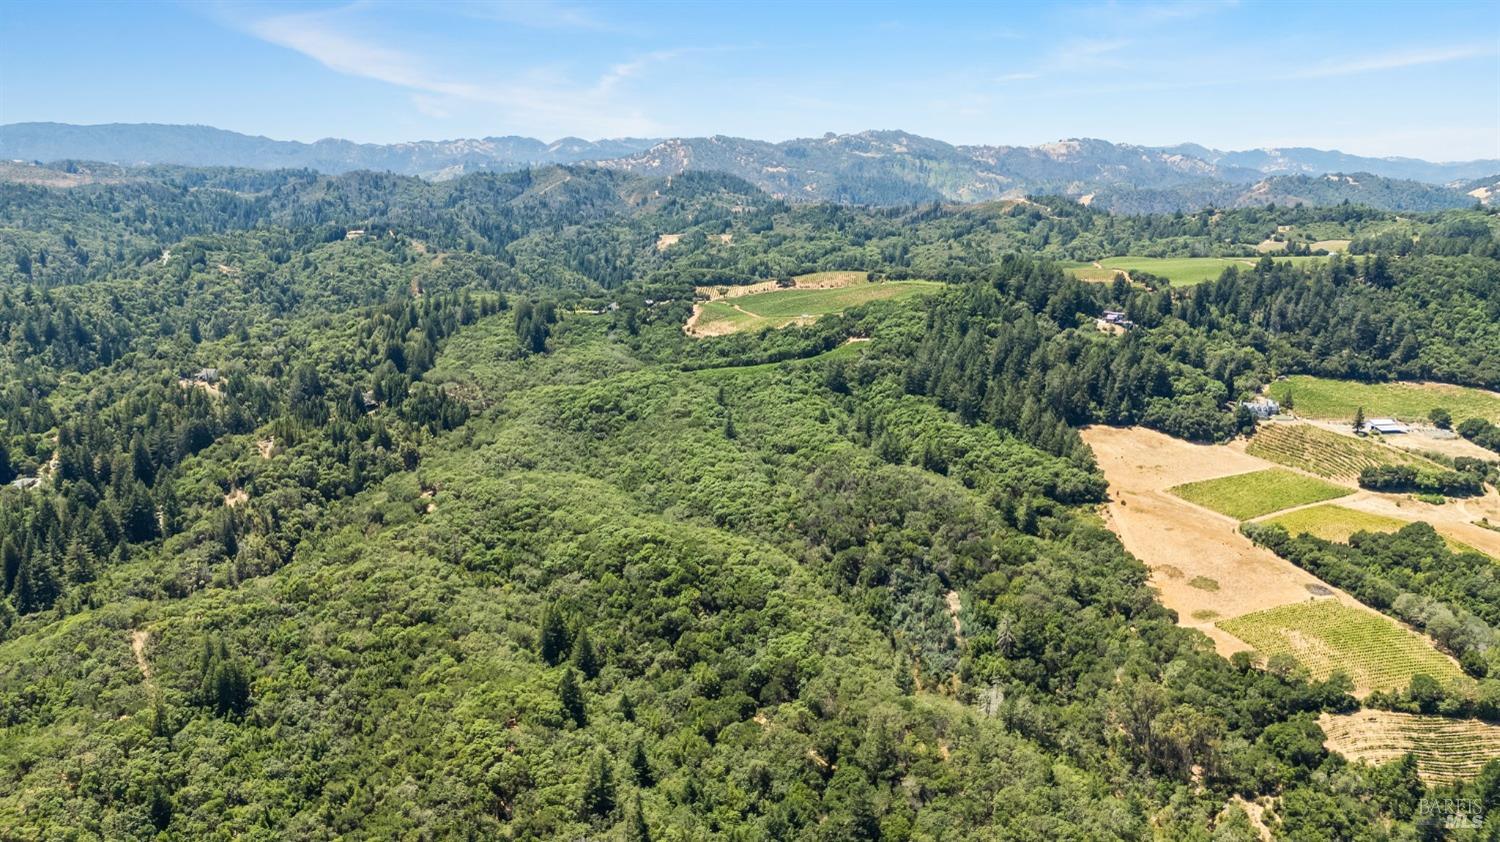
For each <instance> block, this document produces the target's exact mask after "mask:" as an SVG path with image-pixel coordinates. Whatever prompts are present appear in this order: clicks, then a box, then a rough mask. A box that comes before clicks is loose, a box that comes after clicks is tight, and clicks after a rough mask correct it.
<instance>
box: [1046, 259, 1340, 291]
mask: <svg viewBox="0 0 1500 842" xmlns="http://www.w3.org/2000/svg"><path fill="white" fill-rule="evenodd" d="M1258 259H1259V258H1256V257H1139V256H1135V255H1125V256H1123V257H1106V258H1104V259H1103V260H1100V261H1098V264H1099V265H1098V266H1095V265H1094V264H1093V263H1067V264H1064V265H1063V268H1064V269H1065V270H1067V271H1068V272H1069V273H1071V274H1072V275H1073V276H1074V277H1076V278H1078V279H1080V280H1084V281H1112V280H1114V278H1115V273H1116V272H1126V273H1132V272H1149V273H1151V274H1153V275H1156V276H1158V277H1162V278H1166V279H1167V280H1169V281H1171V282H1172V285H1173V286H1177V287H1190V286H1196V285H1198V284H1201V283H1203V282H1205V281H1212V280H1216V279H1217V278H1218V277H1219V276H1220V275H1222V274H1224V270H1225V269H1228V268H1229V267H1231V266H1238V267H1239V268H1240V269H1242V270H1243V269H1250V268H1252V267H1254V266H1255V262H1256V261H1257V260H1258ZM1325 259H1326V258H1322V257H1278V258H1276V260H1277V261H1278V262H1280V261H1290V262H1292V263H1299V264H1300V263H1305V262H1307V261H1309V260H1325Z"/></svg>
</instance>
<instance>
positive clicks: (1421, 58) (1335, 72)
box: [1281, 45, 1496, 79]
mask: <svg viewBox="0 0 1500 842" xmlns="http://www.w3.org/2000/svg"><path fill="white" fill-rule="evenodd" d="M1495 54H1496V50H1495V48H1494V47H1493V46H1491V47H1482V46H1478V45H1470V46H1458V47H1437V48H1427V49H1416V50H1399V51H1396V52H1388V53H1382V54H1379V55H1373V56H1361V57H1359V58H1353V59H1345V60H1339V61H1333V62H1327V63H1324V64H1314V65H1311V66H1308V67H1304V68H1301V69H1298V70H1296V71H1293V72H1291V73H1287V74H1285V75H1283V76H1281V78H1283V79H1322V78H1326V77H1329V76H1352V75H1354V74H1356V73H1376V72H1379V71H1382V70H1400V69H1402V68H1406V67H1418V66H1421V65H1424V64H1447V63H1448V62H1453V61H1463V60H1465V59H1471V58H1484V57H1487V56H1493V55H1495Z"/></svg>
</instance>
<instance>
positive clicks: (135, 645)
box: [130, 629, 151, 684]
mask: <svg viewBox="0 0 1500 842" xmlns="http://www.w3.org/2000/svg"><path fill="white" fill-rule="evenodd" d="M150 643H151V632H149V631H147V630H145V629H135V630H134V631H132V632H131V633H130V651H131V652H132V653H133V654H134V655H135V665H136V667H137V668H139V669H140V671H141V678H144V679H145V680H146V682H147V683H148V684H149V683H150V681H151V662H150V661H147V660H146V647H147V646H148V645H150Z"/></svg>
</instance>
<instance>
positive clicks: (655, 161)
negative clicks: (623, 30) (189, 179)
mask: <svg viewBox="0 0 1500 842" xmlns="http://www.w3.org/2000/svg"><path fill="white" fill-rule="evenodd" d="M0 158H3V159H11V160H14V161H46V162H50V161H64V160H70V161H98V162H105V163H110V164H115V165H124V166H139V165H151V164H178V165H185V166H233V167H250V168H256V169H280V168H296V169H313V170H318V171H321V172H325V173H330V174H338V173H344V172H350V171H354V170H376V171H389V172H393V173H397V174H401V175H415V176H420V177H422V178H426V179H430V180H444V179H449V178H455V177H457V176H461V175H464V174H467V173H472V172H481V171H502V172H504V171H514V170H520V169H526V168H529V167H536V166H545V165H549V164H570V163H584V162H587V163H593V164H597V165H599V166H601V167H604V168H607V169H613V170H618V171H622V172H627V173H631V174H634V175H643V176H671V175H678V174H681V173H684V172H688V171H711V172H722V173H728V174H731V175H734V176H738V177H740V178H743V179H745V180H746V181H748V182H750V183H752V184H754V185H755V186H757V187H759V188H760V189H762V190H765V191H766V192H768V193H770V194H772V195H773V196H776V197H778V198H782V199H786V200H788V201H796V202H837V203H842V204H874V205H904V204H913V203H925V202H983V201H991V200H995V199H1008V198H1021V197H1024V196H1028V195H1043V194H1047V195H1063V196H1069V197H1072V198H1076V199H1079V200H1080V201H1083V202H1084V203H1093V204H1096V205H1097V206H1099V207H1102V208H1104V209H1107V210H1111V211H1114V212H1119V213H1154V212H1171V211H1176V210H1197V209H1201V208H1204V207H1210V206H1212V207H1243V206H1250V205H1264V204H1268V203H1272V202H1275V203H1279V204H1296V203H1303V204H1320V205H1324V204H1339V203H1342V202H1344V201H1349V202H1352V203H1355V204H1364V205H1369V206H1371V207H1376V208H1380V209H1384V210H1402V211H1430V210H1442V209H1445V208H1453V207H1463V206H1466V205H1469V204H1472V203H1473V201H1474V198H1475V196H1474V194H1472V192H1471V191H1473V190H1475V189H1476V188H1475V187H1474V186H1467V187H1466V186H1464V185H1465V184H1468V182H1465V181H1464V179H1473V178H1476V177H1479V176H1483V175H1486V174H1492V173H1495V172H1497V171H1500V162H1497V161H1472V162H1467V163H1451V164H1434V163H1430V162H1427V161H1418V160H1415V159H1405V158H1362V157H1359V156H1353V155H1346V154H1344V153H1342V152H1333V151H1330V152H1325V151H1322V150H1315V149H1287V150H1277V149H1269V150H1266V149H1263V150H1252V151H1248V152H1220V151H1218V150H1214V149H1209V148H1207V147H1203V146H1198V145H1196V144H1181V145H1178V146H1172V147H1148V146H1135V145H1130V144H1119V143H1111V142H1109V141H1105V140H1097V139H1089V138H1081V139H1068V140H1061V141H1058V142H1055V143H1046V144H1042V145H1039V146H995V145H981V146H959V145H953V144H949V143H945V142H943V141H940V140H934V139H932V138H926V137H921V136H919V135H914V134H910V133H907V132H902V131H865V132H859V133H856V134H832V133H830V134H826V135H823V136H822V137H817V138H798V139H793V140H787V141H783V142H780V143H772V142H768V141H763V140H750V139H746V138H736V137H727V136H723V135H715V136H712V137H686V138H670V139H665V140H651V139H641V138H620V139H612V140H598V141H587V140H581V139H579V138H563V139H561V140H557V141H554V142H552V143H545V142H543V141H540V140H536V139H533V138H527V137H516V136H506V137H486V138H475V139H457V140H443V141H417V142H411V143H396V144H386V145H381V144H368V143H354V142H352V141H348V140H338V139H331V138H330V139H324V140H319V141H317V142H314V143H301V142H297V141H281V140H272V139H270V138H266V137H259V136H250V135H244V134H238V133H235V132H230V131H225V130H222V129H216V128H210V127H207V126H176V125H161V124H108V125H96V126H75V125H67V124H61V123H14V124H10V125H6V126H0Z"/></svg>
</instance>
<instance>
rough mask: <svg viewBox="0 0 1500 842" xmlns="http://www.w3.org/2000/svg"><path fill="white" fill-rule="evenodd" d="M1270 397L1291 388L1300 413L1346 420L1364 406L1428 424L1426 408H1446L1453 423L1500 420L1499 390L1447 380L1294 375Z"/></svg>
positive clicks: (1282, 396)
mask: <svg viewBox="0 0 1500 842" xmlns="http://www.w3.org/2000/svg"><path fill="white" fill-rule="evenodd" d="M1270 392H1271V397H1273V398H1275V399H1276V400H1278V401H1280V402H1281V403H1282V404H1285V403H1286V394H1287V392H1291V394H1292V399H1293V405H1294V407H1295V411H1296V413H1297V414H1298V415H1301V416H1303V417H1306V418H1322V419H1328V420H1334V421H1348V420H1350V419H1352V418H1353V417H1354V412H1355V410H1357V409H1359V408H1360V407H1363V408H1364V410H1365V417H1366V418H1377V417H1391V418H1396V419H1398V420H1401V421H1407V422H1415V423H1420V424H1425V423H1427V413H1429V412H1431V411H1432V410H1434V409H1446V410H1448V411H1449V412H1450V413H1452V415H1453V421H1454V423H1457V422H1459V421H1463V420H1465V419H1467V418H1484V419H1487V420H1489V421H1493V422H1500V393H1496V392H1491V391H1487V390H1485V389H1475V388H1471V387H1468V386H1452V385H1449V384H1446V383H1415V382H1406V381H1395V382H1390V383H1361V382H1359V381H1356V380H1332V379H1329V378H1327V377H1311V376H1308V375H1300V374H1299V375H1296V376H1293V377H1288V378H1286V379H1285V380H1278V381H1276V382H1275V383H1272V384H1271V388H1270Z"/></svg>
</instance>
